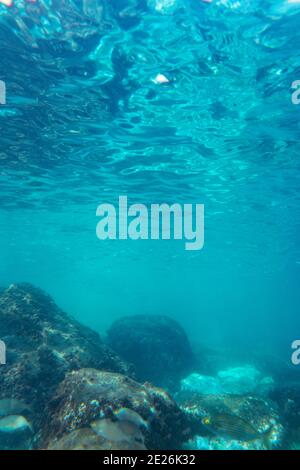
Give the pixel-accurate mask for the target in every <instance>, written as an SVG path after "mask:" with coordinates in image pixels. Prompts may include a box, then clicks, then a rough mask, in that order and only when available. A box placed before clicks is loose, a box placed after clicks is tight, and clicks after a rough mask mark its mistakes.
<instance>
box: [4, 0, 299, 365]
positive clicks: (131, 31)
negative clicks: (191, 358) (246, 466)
mask: <svg viewBox="0 0 300 470" xmlns="http://www.w3.org/2000/svg"><path fill="white" fill-rule="evenodd" d="M299 21H300V3H299V4H296V3H295V4H292V3H289V2H288V1H287V0H272V1H271V0H270V1H268V0H251V1H250V0H239V1H238V0H215V1H212V2H204V1H201V0H73V1H72V0H60V1H58V0H52V1H50V0H41V1H36V2H26V1H21V0H19V1H15V2H14V6H13V7H10V8H7V7H5V6H4V5H0V79H1V80H3V81H5V82H6V87H7V104H6V105H5V106H4V105H1V106H0V129H1V138H0V184H1V194H0V195H1V212H0V227H1V231H0V243H1V244H0V256H1V263H0V284H2V285H4V286H5V285H8V284H9V283H10V282H17V281H27V282H32V283H34V284H36V285H38V286H40V287H42V288H43V289H45V290H46V291H48V292H49V293H50V294H51V295H53V296H54V298H55V300H56V301H57V302H58V303H59V305H61V306H62V307H63V308H64V309H65V310H67V311H69V312H70V313H72V314H74V315H75V316H76V317H77V318H79V319H80V320H81V321H83V322H85V323H86V324H89V325H90V326H92V327H94V328H96V329H98V330H99V331H104V330H105V329H106V328H107V327H108V326H109V325H110V323H111V322H112V320H114V319H115V318H118V317H120V316H123V315H127V314H135V313H156V314H157V313H164V314H168V315H171V316H173V317H174V318H176V319H178V320H180V322H181V323H182V324H183V325H184V327H185V328H186V330H187V331H188V333H189V335H190V337H191V338H193V340H194V341H196V342H205V343H214V344H218V345H220V344H223V345H227V346H233V345H234V346H236V347H237V348H239V347H241V346H242V345H243V347H244V345H245V344H246V345H248V344H250V345H252V344H253V343H254V344H255V345H256V346H257V347H261V348H266V349H267V350H268V351H271V353H272V354H275V353H276V354H277V350H280V354H281V355H282V357H281V359H284V360H287V361H288V360H289V355H290V344H291V341H292V340H294V339H296V338H295V336H297V331H298V332H299V307H300V291H299V281H300V250H299V220H300V219H299V216H300V196H299V194H300V192H299V190H300V173H299V170H300V161H299V118H300V107H298V106H297V105H293V104H292V102H291V94H292V90H291V84H292V82H293V81H294V80H297V79H300V56H299V51H300V29H299ZM158 74H163V75H164V76H165V77H166V78H167V80H168V82H167V83H164V84H160V83H157V80H155V78H156V77H157V75H158ZM119 195H127V196H128V198H129V200H130V202H140V203H145V204H150V203H152V202H159V203H161V202H167V203H172V202H180V203H182V202H190V203H191V202H194V203H196V202H198V203H204V204H205V247H204V249H203V250H202V251H199V252H188V251H185V250H184V246H183V243H182V242H180V241H127V242H126V241H106V242H103V241H102V242H101V241H99V240H97V238H96V236H95V227H96V222H97V221H96V217H95V211H96V207H97V205H98V204H99V203H101V202H105V201H106V202H111V203H115V204H116V203H117V200H118V197H119ZM297 325H298V326H297ZM297 328H298V330H297ZM247 339H248V340H249V343H247V342H246V343H245V341H246V340H247ZM247 347H248V346H247Z"/></svg>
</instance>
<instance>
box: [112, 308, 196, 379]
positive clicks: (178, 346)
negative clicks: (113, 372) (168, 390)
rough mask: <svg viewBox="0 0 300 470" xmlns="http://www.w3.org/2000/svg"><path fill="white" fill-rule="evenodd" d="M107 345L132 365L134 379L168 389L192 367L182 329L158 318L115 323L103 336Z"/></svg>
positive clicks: (146, 317)
mask: <svg viewBox="0 0 300 470" xmlns="http://www.w3.org/2000/svg"><path fill="white" fill-rule="evenodd" d="M107 338H108V344H109V345H110V346H111V348H112V349H114V350H115V351H116V352H117V353H118V354H120V356H122V357H123V358H124V359H125V360H126V361H128V362H129V363H131V364H133V365H134V368H135V371H136V377H137V379H138V380H140V381H144V380H148V381H151V382H153V383H154V384H155V385H159V386H164V387H172V386H173V385H174V384H176V383H177V381H179V380H180V379H181V378H182V377H184V376H185V375H186V374H187V373H189V372H190V371H191V370H192V368H193V366H194V356H193V353H192V350H191V347H190V344H189V341H188V339H187V336H186V334H185V332H184V330H183V329H182V327H181V326H180V325H179V324H178V323H177V322H176V321H174V320H172V319H171V318H168V317H166V316H160V315H135V316H131V317H124V318H121V319H120V320H117V321H116V322H115V323H113V325H112V326H111V328H110V329H109V330H108V333H107Z"/></svg>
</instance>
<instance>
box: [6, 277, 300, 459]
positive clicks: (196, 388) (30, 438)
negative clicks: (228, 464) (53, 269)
mask: <svg viewBox="0 0 300 470" xmlns="http://www.w3.org/2000/svg"><path fill="white" fill-rule="evenodd" d="M0 331H1V334H2V339H3V341H4V342H5V344H6V345H7V362H8V363H9V367H8V365H7V366H5V365H2V366H1V368H0V448H1V449H113V450H118V449H132V450H134V449H155V450H157V449H165V450H166V449H261V450H263V449H280V448H284V449H297V448H299V446H300V412H299V410H300V393H299V392H300V386H299V384H298V385H297V384H296V382H295V381H294V380H293V373H292V372H291V373H290V376H289V377H288V378H287V380H285V381H283V380H282V370H281V369H280V367H279V366H278V365H276V363H275V361H273V362H272V359H269V361H268V362H266V361H265V362H264V367H263V368H261V369H260V368H259V360H258V361H257V363H256V364H249V363H241V362H240V363H237V362H235V363H234V362H232V365H231V367H229V366H227V367H225V368H224V366H223V367H222V370H220V369H219V370H218V364H220V360H219V359H218V355H221V356H222V355H224V354H222V351H221V352H220V351H210V350H208V349H205V348H201V346H200V345H198V346H197V347H192V346H191V345H190V343H189V339H188V338H187V336H186V334H185V332H184V331H183V329H182V328H181V326H180V325H179V324H178V323H177V322H175V321H174V320H172V319H170V318H168V317H167V316H159V315H157V316H147V315H139V316H132V317H125V318H122V319H120V320H118V321H116V322H115V323H114V324H113V325H112V326H111V328H110V329H109V330H108V332H107V335H106V338H105V339H101V338H100V336H99V335H98V334H97V333H95V332H94V331H92V330H91V329H89V328H87V327H86V326H83V325H81V324H80V323H78V322H77V321H76V320H75V319H74V318H72V317H71V316H69V315H67V314H66V313H64V312H63V311H61V310H60V309H59V307H58V306H57V305H56V304H55V303H54V302H53V300H52V299H51V297H50V296H48V295H47V294H46V293H45V292H43V291H42V290H40V289H38V288H36V287H34V286H32V285H30V284H15V285H14V284H13V285H10V286H9V287H8V288H3V289H1V296H0ZM226 355H227V356H228V351H227V352H226ZM204 364H205V367H204ZM271 373H272V375H271ZM220 415H221V416H225V421H224V422H225V428H224V429H225V433H224V429H223V430H222V431H223V432H222V433H221V432H220V433H218V432H212V431H211V430H210V429H209V428H207V427H206V426H204V424H203V418H204V417H206V416H209V417H212V419H214V417H215V416H220ZM228 415H229V416H231V417H232V416H233V417H235V418H234V419H236V420H237V425H236V428H237V427H238V432H239V434H238V436H239V439H233V435H232V433H230V432H229V431H230V430H229V429H228V433H227V434H226V417H228ZM241 423H242V424H241ZM249 426H251V429H255V432H256V435H255V436H254V438H253V436H251V438H250V437H249V435H248V434H249V432H248V434H247V429H248V428H249ZM235 430H236V429H235ZM213 431H214V429H213ZM231 431H232V429H231ZM243 433H244V434H243ZM266 437H267V438H266Z"/></svg>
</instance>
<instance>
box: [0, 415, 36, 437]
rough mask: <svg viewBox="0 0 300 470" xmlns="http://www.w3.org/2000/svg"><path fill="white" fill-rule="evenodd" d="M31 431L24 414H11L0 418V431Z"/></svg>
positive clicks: (12, 432)
mask: <svg viewBox="0 0 300 470" xmlns="http://www.w3.org/2000/svg"><path fill="white" fill-rule="evenodd" d="M27 432H29V433H32V427H31V425H30V424H29V422H28V421H27V419H26V418H24V416H20V415H11V416H6V417H5V418H1V419H0V433H6V434H15V433H16V434H17V433H22V434H23V433H27Z"/></svg>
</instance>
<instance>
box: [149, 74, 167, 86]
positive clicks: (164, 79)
mask: <svg viewBox="0 0 300 470" xmlns="http://www.w3.org/2000/svg"><path fill="white" fill-rule="evenodd" d="M152 81H153V83H155V84H156V85H162V84H164V83H170V80H169V79H168V78H167V77H166V76H165V75H163V74H162V73H159V74H157V75H156V77H155V78H154V79H153V80H152Z"/></svg>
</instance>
